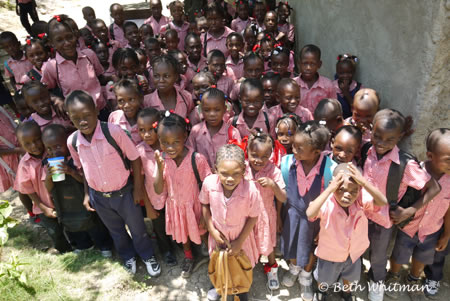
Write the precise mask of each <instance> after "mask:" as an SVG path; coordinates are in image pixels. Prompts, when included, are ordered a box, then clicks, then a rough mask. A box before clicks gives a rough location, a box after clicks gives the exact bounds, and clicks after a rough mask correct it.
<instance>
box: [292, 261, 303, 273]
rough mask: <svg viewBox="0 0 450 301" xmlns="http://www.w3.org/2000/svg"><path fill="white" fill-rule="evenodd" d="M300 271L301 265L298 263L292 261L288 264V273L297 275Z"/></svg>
mask: <svg viewBox="0 0 450 301" xmlns="http://www.w3.org/2000/svg"><path fill="white" fill-rule="evenodd" d="M301 271H302V267H300V266H298V265H293V264H292V263H290V264H289V273H291V274H292V275H298V274H299V273H300V272H301Z"/></svg>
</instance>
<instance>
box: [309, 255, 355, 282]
mask: <svg viewBox="0 0 450 301" xmlns="http://www.w3.org/2000/svg"><path fill="white" fill-rule="evenodd" d="M317 276H318V277H317V282H318V283H326V284H327V285H328V286H331V285H333V283H335V282H337V281H338V280H339V277H341V278H342V279H344V280H347V281H349V282H350V283H351V282H355V281H359V278H360V276H361V258H358V260H356V261H355V262H354V263H352V259H351V258H350V256H349V257H348V258H347V260H346V261H344V262H333V261H328V260H324V259H320V258H318V260H317Z"/></svg>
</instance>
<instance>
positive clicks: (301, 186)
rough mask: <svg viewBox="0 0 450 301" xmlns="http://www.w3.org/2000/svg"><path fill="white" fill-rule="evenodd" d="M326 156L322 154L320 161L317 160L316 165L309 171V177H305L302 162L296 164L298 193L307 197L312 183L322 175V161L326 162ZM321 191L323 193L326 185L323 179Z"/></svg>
mask: <svg viewBox="0 0 450 301" xmlns="http://www.w3.org/2000/svg"><path fill="white" fill-rule="evenodd" d="M324 158H325V154H324V153H323V152H322V153H321V154H320V157H319V160H317V163H316V165H314V167H313V168H312V169H311V170H310V171H309V173H308V174H307V175H305V171H304V170H303V165H302V163H301V161H296V163H295V164H297V182H298V193H299V194H300V195H303V196H304V195H305V194H306V192H307V191H308V190H309V188H310V187H311V185H312V183H313V182H314V179H315V177H316V175H318V174H319V173H320V165H321V164H322V160H324ZM321 187H322V188H321V189H320V191H323V187H324V183H323V178H322V184H321Z"/></svg>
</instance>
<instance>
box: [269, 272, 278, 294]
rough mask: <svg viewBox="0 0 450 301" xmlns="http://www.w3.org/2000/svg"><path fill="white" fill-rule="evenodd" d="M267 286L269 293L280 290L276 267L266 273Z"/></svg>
mask: <svg viewBox="0 0 450 301" xmlns="http://www.w3.org/2000/svg"><path fill="white" fill-rule="evenodd" d="M267 286H268V287H269V289H270V290H271V291H273V290H277V289H279V288H280V282H279V281H278V267H276V268H274V267H272V268H271V269H270V271H268V272H267Z"/></svg>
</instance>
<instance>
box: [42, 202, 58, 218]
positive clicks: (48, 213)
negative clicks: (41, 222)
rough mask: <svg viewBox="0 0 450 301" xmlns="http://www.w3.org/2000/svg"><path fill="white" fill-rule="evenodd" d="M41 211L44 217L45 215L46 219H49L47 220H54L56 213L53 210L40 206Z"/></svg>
mask: <svg viewBox="0 0 450 301" xmlns="http://www.w3.org/2000/svg"><path fill="white" fill-rule="evenodd" d="M41 210H42V213H44V215H45V216H46V217H49V218H56V211H55V210H53V208H49V207H47V206H44V205H42V206H41Z"/></svg>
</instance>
